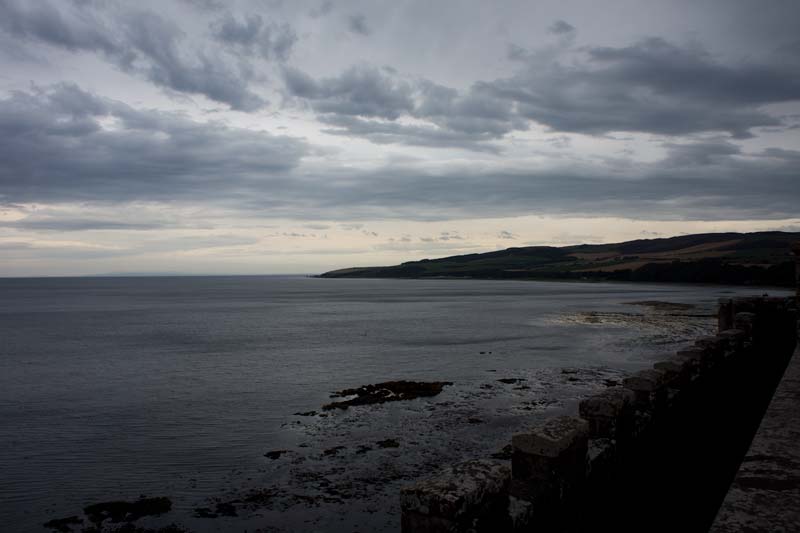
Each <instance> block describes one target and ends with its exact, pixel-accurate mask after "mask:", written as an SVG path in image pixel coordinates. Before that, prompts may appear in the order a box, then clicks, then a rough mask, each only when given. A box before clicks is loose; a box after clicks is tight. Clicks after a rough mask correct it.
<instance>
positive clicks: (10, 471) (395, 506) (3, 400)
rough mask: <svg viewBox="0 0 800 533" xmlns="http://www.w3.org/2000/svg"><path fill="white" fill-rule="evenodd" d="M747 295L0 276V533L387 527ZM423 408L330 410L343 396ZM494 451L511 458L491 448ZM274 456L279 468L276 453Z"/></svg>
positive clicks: (429, 283) (546, 286) (299, 280)
mask: <svg viewBox="0 0 800 533" xmlns="http://www.w3.org/2000/svg"><path fill="white" fill-rule="evenodd" d="M765 292H768V293H769V294H772V295H784V294H788V292H787V291H781V290H775V289H763V288H749V287H723V286H699V285H697V286H695V285H673V284H660V285H656V284H632V283H628V284H626V283H588V282H587V283H567V282H533V281H490V280H454V279H430V280H388V279H324V278H315V277H301V276H294V277H292V276H227V277H226V276H220V277H137V278H134V277H129V278H124V277H107V278H100V277H98V278H38V279H19V278H16V279H0V446H2V448H0V449H1V450H2V451H1V452H0V531H9V532H27V531H32V532H34V531H35V532H43V531H50V530H53V529H52V528H50V527H45V526H44V524H45V523H47V522H49V521H51V520H53V519H60V518H66V517H75V518H74V519H73V520H72V523H71V524H69V525H68V526H64V527H68V528H70V529H67V530H72V531H83V530H84V529H87V530H88V529H89V528H91V527H95V526H97V529H96V530H100V531H114V530H115V529H117V528H119V527H120V526H122V525H125V524H124V523H122V522H121V523H113V522H112V521H111V519H107V520H105V521H103V522H102V523H100V524H93V523H92V522H91V520H90V517H88V516H87V515H86V514H84V512H83V509H84V507H86V506H87V505H90V504H94V503H100V502H108V501H119V500H124V501H135V500H137V499H139V498H140V497H167V498H169V500H170V502H171V510H170V511H169V512H166V513H163V514H160V515H153V516H143V517H140V518H138V519H137V520H136V521H135V522H134V526H135V527H138V528H141V531H148V530H152V531H158V530H159V529H160V528H164V527H166V526H168V525H171V524H175V529H174V530H183V531H198V532H210V531H249V532H254V531H264V532H266V531H336V532H338V531H347V532H352V531H398V530H399V523H400V507H399V494H400V488H401V487H403V486H404V485H407V484H410V483H413V482H414V481H415V480H418V479H421V478H424V477H426V476H430V475H432V474H434V473H435V472H436V470H437V469H438V468H441V467H442V466H445V465H447V464H453V463H456V462H460V461H464V460H469V459H475V458H481V457H492V456H494V457H497V458H499V460H503V457H507V455H504V446H505V445H507V444H508V443H509V442H510V437H511V435H512V434H513V433H515V432H518V431H522V430H524V429H525V427H526V426H530V425H531V424H534V423H536V422H537V421H540V420H541V419H543V418H545V417H548V416H553V415H555V414H558V413H563V412H574V411H575V408H576V404H577V402H578V401H579V400H580V399H581V398H583V397H585V396H587V395H589V394H591V393H593V392H596V391H598V390H602V389H603V388H604V387H607V386H611V385H614V384H615V383H619V381H620V380H621V379H622V378H623V377H624V375H625V374H626V373H628V372H633V371H635V370H638V369H641V368H644V367H647V366H650V365H651V364H652V363H653V361H654V360H657V359H659V358H663V357H666V356H667V355H669V354H670V353H672V352H674V351H675V350H677V349H679V348H681V347H682V346H685V345H687V344H688V343H690V342H691V341H692V339H694V338H696V337H697V336H700V335H705V334H709V333H713V332H715V328H716V318H715V314H714V313H715V306H716V302H717V300H718V298H720V297H732V296H740V295H754V294H763V293H765ZM389 380H418V381H448V382H452V385H448V386H445V387H444V389H443V390H442V392H441V393H440V394H438V395H437V396H434V397H428V398H418V399H414V400H408V401H398V402H389V403H384V404H379V405H367V406H356V407H350V408H349V409H333V410H324V409H323V408H322V406H323V405H325V404H327V403H329V402H331V401H332V400H331V395H332V394H333V393H334V392H336V391H339V390H341V389H345V388H352V387H359V386H361V385H367V384H373V383H380V382H384V381H389ZM505 451H506V452H507V449H506V450H505ZM269 452H275V453H269Z"/></svg>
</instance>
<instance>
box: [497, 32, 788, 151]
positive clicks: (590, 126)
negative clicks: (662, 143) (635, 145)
mask: <svg viewBox="0 0 800 533" xmlns="http://www.w3.org/2000/svg"><path fill="white" fill-rule="evenodd" d="M517 56H519V54H517ZM797 66H798V65H797V64H787V63H782V62H779V61H774V62H764V63H757V64H756V63H753V64H746V63H739V64H722V63H720V62H718V61H717V60H715V59H714V58H713V57H712V56H711V55H710V54H709V53H708V52H706V51H704V50H703V49H701V48H698V47H694V48H684V47H679V46H676V45H674V44H671V43H669V42H667V41H665V40H663V39H657V38H650V39H645V40H643V41H640V42H638V43H636V44H634V45H631V46H627V47H621V48H613V47H596V48H589V49H587V50H586V60H585V61H584V62H582V63H575V64H570V65H569V66H567V65H565V64H562V63H561V62H560V61H558V60H557V59H556V60H552V59H548V60H547V61H542V59H541V58H539V57H537V56H535V55H531V56H530V59H528V60H527V68H526V69H524V70H523V71H522V72H520V73H519V74H517V75H516V76H513V77H510V78H506V79H501V80H496V81H494V82H491V83H488V84H487V86H488V87H491V88H492V89H493V90H494V91H495V92H496V94H497V95H498V97H501V98H506V99H508V100H510V101H513V102H515V103H516V104H517V106H518V110H519V111H518V112H519V114H520V115H521V116H522V117H525V118H527V119H530V120H534V121H536V122H539V123H541V124H545V125H547V126H549V127H551V128H552V129H553V130H556V131H563V132H579V133H588V134H602V133H607V132H610V131H631V132H648V133H658V134H667V135H681V134H689V133H696V132H704V131H721V132H728V133H730V134H731V135H733V136H734V137H740V138H744V137H748V136H750V131H749V130H750V129H752V128H755V127H759V126H776V125H779V124H780V121H779V120H778V119H776V118H774V117H773V116H771V115H769V114H767V113H766V112H765V111H763V109H762V108H761V107H762V106H764V105H767V104H772V103H780V102H790V101H796V100H798V99H800V69H798V68H797Z"/></svg>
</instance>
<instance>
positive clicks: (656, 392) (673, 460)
mask: <svg viewBox="0 0 800 533" xmlns="http://www.w3.org/2000/svg"><path fill="white" fill-rule="evenodd" d="M718 319H719V333H718V334H717V335H715V336H710V337H703V338H700V339H697V341H696V342H695V343H694V346H693V347H691V348H688V349H684V350H681V351H678V352H677V353H675V354H672V355H670V356H668V357H665V358H664V359H663V360H661V361H658V362H656V363H655V364H654V365H653V367H652V368H649V369H646V370H642V371H640V372H637V373H635V374H633V375H630V376H628V377H627V378H625V379H624V380H623V382H622V385H621V386H615V387H609V388H608V389H606V390H604V391H603V392H601V393H599V394H596V395H594V396H591V397H588V398H586V399H584V400H583V401H581V402H580V404H579V407H578V413H576V415H575V416H561V417H557V418H552V419H550V420H546V421H544V422H543V423H541V424H538V425H535V426H532V427H530V428H529V429H528V430H526V431H524V432H522V433H519V434H516V435H514V436H513V437H512V439H511V445H512V459H511V463H510V468H509V464H508V462H506V461H491V460H477V461H471V462H467V463H463V464H459V465H455V466H452V467H449V468H447V469H446V470H444V471H442V472H440V473H437V474H435V475H434V476H432V477H431V478H429V479H425V480H422V481H419V482H417V483H415V484H414V485H411V486H409V487H406V488H404V489H402V491H401V509H402V529H403V531H404V532H405V533H422V532H425V533H433V532H436V533H439V532H454V531H471V532H482V531H486V532H489V531H491V532H498V531H515V532H516V531H586V530H593V531H602V530H605V529H607V528H613V529H616V530H628V529H637V530H639V531H675V530H680V531H707V530H708V526H709V525H710V523H711V521H712V520H713V517H714V514H715V513H716V509H717V508H718V506H719V504H720V502H721V501H722V498H724V495H725V491H726V490H727V486H728V485H729V483H730V479H731V478H732V476H733V475H735V472H736V469H737V467H738V465H739V462H740V461H741V459H742V456H743V455H744V453H745V452H746V451H747V446H748V445H749V442H750V439H751V438H752V434H753V433H754V432H755V430H756V429H757V427H758V422H759V421H760V419H761V416H762V415H763V410H764V409H765V408H766V405H767V404H768V403H769V398H770V397H771V396H772V392H773V391H774V389H775V386H776V384H777V382H778V381H779V379H780V376H781V374H782V372H783V369H784V368H785V367H786V363H787V362H788V360H789V358H790V357H791V354H792V351H793V350H794V346H795V338H796V333H795V332H796V327H797V326H796V321H797V313H796V305H795V299H794V298H770V297H758V298H735V299H724V300H721V301H720V305H719V317H718ZM642 521H646V523H642Z"/></svg>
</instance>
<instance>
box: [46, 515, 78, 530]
mask: <svg viewBox="0 0 800 533" xmlns="http://www.w3.org/2000/svg"><path fill="white" fill-rule="evenodd" d="M80 524H83V519H81V518H78V517H77V516H68V517H66V518H55V519H53V520H50V521H49V522H45V523H44V527H46V528H49V529H52V530H54V531H63V532H69V531H72V526H77V525H80Z"/></svg>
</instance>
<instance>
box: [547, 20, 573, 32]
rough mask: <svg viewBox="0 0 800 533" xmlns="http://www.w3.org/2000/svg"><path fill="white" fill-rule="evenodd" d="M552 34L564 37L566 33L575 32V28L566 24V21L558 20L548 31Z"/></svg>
mask: <svg viewBox="0 0 800 533" xmlns="http://www.w3.org/2000/svg"><path fill="white" fill-rule="evenodd" d="M547 31H549V32H550V33H554V34H556V35H563V34H565V33H572V32H574V31H575V27H574V26H573V25H572V24H570V23H569V22H566V21H564V20H557V21H555V22H554V23H553V24H551V25H550V27H549V28H548V29H547Z"/></svg>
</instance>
